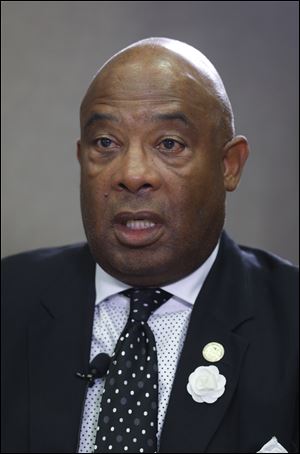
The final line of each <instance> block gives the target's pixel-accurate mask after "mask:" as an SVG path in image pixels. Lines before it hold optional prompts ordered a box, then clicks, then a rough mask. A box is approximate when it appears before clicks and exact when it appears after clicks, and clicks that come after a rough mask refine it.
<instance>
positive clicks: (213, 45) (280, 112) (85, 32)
mask: <svg viewBox="0 0 300 454" xmlns="http://www.w3.org/2000/svg"><path fill="white" fill-rule="evenodd" d="M149 36H167V37H171V38H175V39H179V40H182V41H186V42H188V43H189V44H191V45H194V46H195V47H197V48H198V49H200V50H201V51H202V52H204V54H206V55H207V56H208V58H209V59H210V60H211V61H212V62H213V63H214V65H215V66H216V68H217V69H218V71H219V72H220V74H221V76H222V78H223V80H224V83H225V86H226V88H227V92H228V94H229V97H230V99H231V102H232V105H233V109H234V112H235V119H236V129H237V132H238V133H241V134H245V135H246V136H247V138H248V140H249V142H250V145H251V156H250V158H249V160H248V163H247V167H246V169H245V172H244V175H243V178H242V181H241V183H240V186H239V188H238V190H237V191H236V192H235V193H231V194H228V198H227V220H226V227H227V231H228V232H229V233H230V234H231V235H232V236H233V237H234V238H235V239H236V240H237V241H238V242H240V243H243V244H248V245H250V246H256V247H260V248H264V249H267V250H271V251H273V252H274V253H276V254H279V255H281V256H283V257H285V258H287V259H289V260H291V261H294V262H296V263H298V204H299V203H298V121H299V120H298V93H297V90H298V52H299V49H298V2H296V1H282V2H281V1H279V2H274V1H267V2H263V1H261V2H255V1H251V2H242V1H237V2H227V1H222V2H218V1H215V2H214V1H208V2H205V1H204V2H202V1H199V2H188V1H185V2H159V1H155V2H135V1H133V2H126V1H121V2H117V1H116V2H89V1H85V2H55V1H52V2H12V1H10V2H2V68H3V69H2V82H3V84H2V110H3V115H2V255H8V254H12V253H15V252H19V251H24V250H28V249H33V248H38V247H44V246H55V245H62V244H68V243H72V242H77V241H82V240H84V239H85V236H84V232H83V228H82V224H81V214H80V206H79V165H78V163H77V161H76V154H75V153H76V146H75V143H76V139H77V138H78V135H79V121H78V109H79V104H80V100H81V98H82V96H83V95H84V92H85V90H86V88H87V86H88V84H89V82H90V79H91V77H92V75H93V74H94V73H95V72H96V70H97V68H98V67H99V66H100V65H101V64H102V63H103V62H104V61H105V60H106V59H107V58H109V57H110V56H111V55H112V54H113V53H115V52H116V51H118V50H120V49H121V48H123V47H124V46H126V45H128V44H130V43H132V42H134V41H136V40H139V39H142V38H145V37H149Z"/></svg>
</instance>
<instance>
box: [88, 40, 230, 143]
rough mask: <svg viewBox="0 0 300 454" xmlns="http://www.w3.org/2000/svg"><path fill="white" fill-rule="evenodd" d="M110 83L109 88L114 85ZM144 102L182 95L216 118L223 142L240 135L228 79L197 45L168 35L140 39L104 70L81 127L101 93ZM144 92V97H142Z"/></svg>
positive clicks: (215, 129) (93, 88)
mask: <svg viewBox="0 0 300 454" xmlns="http://www.w3.org/2000/svg"><path fill="white" fill-rule="evenodd" d="M108 85H109V88H108ZM102 87H105V97H106V98H110V99H114V97H118V98H119V99H120V97H121V98H122V97H123V98H124V100H128V99H132V100H134V99H136V100H141V101H142V98H143V97H144V96H145V95H150V96H152V98H153V97H157V99H158V100H163V99H164V98H165V97H168V99H170V96H171V97H173V99H174V100H176V99H179V98H182V93H184V96H185V98H186V101H187V102H188V103H191V104H193V105H194V106H195V107H198V109H199V110H201V111H202V115H206V116H210V117H211V119H212V123H213V126H214V127H213V136H214V139H217V141H216V142H217V143H218V145H219V146H222V145H224V144H225V143H226V142H227V141H229V140H231V139H232V137H233V136H234V119H233V113H232V109H231V105H230V101H229V99H228V96H227V93H226V91H225V88H224V85H223V82H222V80H221V78H220V76H219V74H218V72H217V71H216V69H215V67H214V66H213V65H212V64H211V62H210V61H209V60H208V59H207V58H206V57H205V55H203V54H202V53H201V52H200V51H198V50H197V49H195V48H194V47H192V46H190V45H188V44H186V43H183V42H180V41H176V40H172V39H168V38H148V39H144V40H142V41H138V42H136V43H134V44H132V45H130V46H128V47H126V48H125V49H123V50H121V51H120V52H118V53H117V54H115V55H114V56H113V57H111V58H110V59H109V60H108V61H107V62H106V63H104V65H103V66H102V67H101V68H100V69H99V70H98V72H97V73H96V75H95V76H94V78H93V80H92V83H91V85H90V86H89V88H88V90H87V93H86V95H85V97H84V99H83V101H82V104H81V126H82V127H83V124H84V118H85V116H86V115H85V113H86V110H87V108H88V106H89V105H90V103H91V101H93V100H94V98H95V96H99V95H100V96H101V88H102ZM141 94H142V96H141Z"/></svg>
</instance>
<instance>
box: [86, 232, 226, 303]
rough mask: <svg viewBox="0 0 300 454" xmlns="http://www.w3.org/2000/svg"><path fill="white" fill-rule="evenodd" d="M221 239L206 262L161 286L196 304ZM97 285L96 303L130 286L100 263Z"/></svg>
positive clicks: (97, 272) (96, 278)
mask: <svg viewBox="0 0 300 454" xmlns="http://www.w3.org/2000/svg"><path fill="white" fill-rule="evenodd" d="M219 245H220V241H218V243H217V245H216V247H215V248H214V250H213V252H212V253H211V254H210V256H209V257H208V258H207V259H206V260H205V262H204V263H203V264H202V265H201V266H200V267H199V268H197V269H196V270H195V271H194V272H193V273H191V274H189V275H188V276H185V277H184V278H183V279H180V280H179V281H177V282H173V283H172V284H169V285H166V286H164V287H161V288H162V289H163V290H166V291H167V292H169V293H172V295H174V296H176V297H177V298H179V299H180V300H183V301H186V302H187V303H190V304H194V302H195V300H196V298H197V296H198V294H199V292H200V290H201V288H202V285H203V284H204V281H205V279H206V277H207V275H208V273H209V271H210V269H211V267H212V266H213V264H214V261H215V259H216V257H217V254H218V250H219ZM95 286H96V304H99V303H100V302H101V301H103V300H105V299H107V298H109V297H110V296H112V295H115V294H117V293H120V292H122V291H123V290H125V289H127V288H130V286H129V285H128V284H125V283H124V282H121V281H119V280H118V279H116V278H114V277H113V276H111V275H110V274H108V273H106V271H104V270H103V269H102V268H101V267H100V266H99V265H98V264H96V273H95Z"/></svg>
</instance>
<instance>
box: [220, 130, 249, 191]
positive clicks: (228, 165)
mask: <svg viewBox="0 0 300 454" xmlns="http://www.w3.org/2000/svg"><path fill="white" fill-rule="evenodd" d="M248 155H249V146H248V142H247V139H246V137H244V136H236V137H234V138H233V139H232V140H230V141H229V142H227V143H226V145H225V146H224V149H223V169H224V188H225V190H226V191H229V192H230V191H234V190H235V189H236V187H237V186H238V183H239V181H240V178H241V175H242V171H243V168H244V165H245V163H246V160H247V158H248Z"/></svg>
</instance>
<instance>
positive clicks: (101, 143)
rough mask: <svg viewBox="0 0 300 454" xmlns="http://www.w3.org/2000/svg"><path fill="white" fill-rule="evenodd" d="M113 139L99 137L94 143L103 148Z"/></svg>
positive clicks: (110, 143)
mask: <svg viewBox="0 0 300 454" xmlns="http://www.w3.org/2000/svg"><path fill="white" fill-rule="evenodd" d="M112 143H113V141H112V140H111V139H109V138H108V137H101V138H100V139H97V141H96V145H98V146H100V147H103V148H108V147H109V146H110V145H112Z"/></svg>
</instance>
